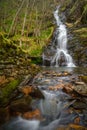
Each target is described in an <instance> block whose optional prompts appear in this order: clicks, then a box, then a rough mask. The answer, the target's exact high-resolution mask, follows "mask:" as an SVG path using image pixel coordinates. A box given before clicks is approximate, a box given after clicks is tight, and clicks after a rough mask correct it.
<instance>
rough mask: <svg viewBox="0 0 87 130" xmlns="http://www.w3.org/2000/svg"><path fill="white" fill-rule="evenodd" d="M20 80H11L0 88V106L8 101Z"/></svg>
mask: <svg viewBox="0 0 87 130" xmlns="http://www.w3.org/2000/svg"><path fill="white" fill-rule="evenodd" d="M20 81H21V80H20V79H15V80H12V81H11V82H10V83H8V84H7V85H6V86H4V87H3V88H2V89H1V90H0V92H1V95H0V106H5V105H7V104H8V103H9V101H10V98H11V95H12V93H13V91H14V90H15V89H16V88H17V87H18V85H19V83H20Z"/></svg>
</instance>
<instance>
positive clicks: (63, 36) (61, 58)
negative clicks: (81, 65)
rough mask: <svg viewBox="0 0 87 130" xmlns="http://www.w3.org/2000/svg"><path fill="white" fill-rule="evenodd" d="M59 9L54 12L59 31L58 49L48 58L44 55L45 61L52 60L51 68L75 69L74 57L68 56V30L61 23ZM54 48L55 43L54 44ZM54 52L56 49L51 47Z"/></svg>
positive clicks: (57, 35)
mask: <svg viewBox="0 0 87 130" xmlns="http://www.w3.org/2000/svg"><path fill="white" fill-rule="evenodd" d="M58 12H59V7H58V8H57V10H56V11H55V12H54V17H55V19H56V23H57V30H56V36H55V41H56V45H55V46H56V48H55V51H54V54H53V55H51V56H50V58H49V57H48V55H45V54H43V61H44V60H50V65H51V66H56V67H58V66H67V67H75V65H74V63H73V59H72V57H71V56H70V55H69V54H68V50H67V41H68V40H67V29H66V26H65V25H64V24H63V23H62V22H61V20H60V18H59V15H58ZM52 46H54V42H52ZM53 50H54V47H51V51H53Z"/></svg>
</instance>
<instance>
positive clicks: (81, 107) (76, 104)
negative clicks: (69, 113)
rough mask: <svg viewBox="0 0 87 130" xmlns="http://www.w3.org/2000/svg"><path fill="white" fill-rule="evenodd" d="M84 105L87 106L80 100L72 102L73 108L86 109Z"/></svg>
mask: <svg viewBox="0 0 87 130" xmlns="http://www.w3.org/2000/svg"><path fill="white" fill-rule="evenodd" d="M86 107H87V104H86V102H82V101H80V100H77V101H76V102H74V104H73V108H75V109H78V110H82V109H86Z"/></svg>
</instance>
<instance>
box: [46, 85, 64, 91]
mask: <svg viewBox="0 0 87 130" xmlns="http://www.w3.org/2000/svg"><path fill="white" fill-rule="evenodd" d="M63 88H64V84H58V85H56V86H50V87H48V89H49V90H52V91H56V90H59V89H63Z"/></svg>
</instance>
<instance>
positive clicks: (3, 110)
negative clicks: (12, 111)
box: [0, 107, 9, 124]
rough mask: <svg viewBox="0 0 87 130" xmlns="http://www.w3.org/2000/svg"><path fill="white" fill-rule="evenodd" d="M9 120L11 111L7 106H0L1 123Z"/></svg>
mask: <svg viewBox="0 0 87 130" xmlns="http://www.w3.org/2000/svg"><path fill="white" fill-rule="evenodd" d="M8 120H9V111H8V107H7V108H0V124H3V123H5V122H6V121H8Z"/></svg>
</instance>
